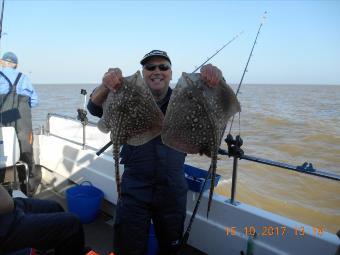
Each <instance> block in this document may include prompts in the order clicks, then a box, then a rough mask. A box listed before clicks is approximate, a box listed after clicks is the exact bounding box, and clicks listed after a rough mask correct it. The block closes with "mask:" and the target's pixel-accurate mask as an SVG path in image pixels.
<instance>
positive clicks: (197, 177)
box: [184, 165, 221, 192]
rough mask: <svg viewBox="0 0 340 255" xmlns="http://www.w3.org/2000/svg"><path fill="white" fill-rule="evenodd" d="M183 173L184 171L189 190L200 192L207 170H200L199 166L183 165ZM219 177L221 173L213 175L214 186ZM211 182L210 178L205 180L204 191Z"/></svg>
mask: <svg viewBox="0 0 340 255" xmlns="http://www.w3.org/2000/svg"><path fill="white" fill-rule="evenodd" d="M184 173H185V179H186V180H187V182H188V187H189V189H190V190H192V191H194V192H200V191H201V189H202V187H203V183H204V180H205V178H206V177H207V174H208V171H205V170H202V169H200V168H197V167H194V166H189V165H184ZM220 178H221V175H219V174H216V177H215V187H216V186H217V184H218V182H219V180H220ZM210 184H211V178H209V179H208V180H207V182H206V183H205V186H204V191H205V190H207V189H210Z"/></svg>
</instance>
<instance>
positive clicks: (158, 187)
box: [114, 137, 187, 255]
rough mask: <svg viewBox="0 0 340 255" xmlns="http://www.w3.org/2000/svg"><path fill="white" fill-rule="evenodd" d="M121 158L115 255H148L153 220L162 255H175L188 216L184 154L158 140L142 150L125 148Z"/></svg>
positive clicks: (115, 226)
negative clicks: (122, 166)
mask: <svg viewBox="0 0 340 255" xmlns="http://www.w3.org/2000/svg"><path fill="white" fill-rule="evenodd" d="M121 157H122V161H121V163H123V164H124V174H123V177H122V185H121V199H120V200H119V201H118V204H117V209H116V219H115V225H114V232H115V233H114V251H115V253H116V254H118V255H145V254H146V251H147V244H148V237H149V226H150V221H151V220H152V221H153V224H154V227H155V233H156V238H157V241H158V244H159V254H161V255H170V254H176V253H177V251H178V248H179V246H180V240H181V237H182V234H183V229H184V220H185V216H186V198H187V183H186V180H185V178H184V172H183V164H184V160H185V154H184V153H181V152H178V151H175V150H173V149H171V148H169V147H167V146H166V145H164V144H163V143H162V141H161V138H160V137H157V138H155V139H153V140H152V141H150V142H148V143H146V144H144V145H141V146H130V145H125V147H124V148H123V150H122V153H121Z"/></svg>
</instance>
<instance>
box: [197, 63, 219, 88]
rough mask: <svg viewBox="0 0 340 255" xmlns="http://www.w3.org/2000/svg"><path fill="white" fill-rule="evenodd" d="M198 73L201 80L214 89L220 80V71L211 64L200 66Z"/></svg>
mask: <svg viewBox="0 0 340 255" xmlns="http://www.w3.org/2000/svg"><path fill="white" fill-rule="evenodd" d="M200 71H201V78H202V80H203V81H205V82H206V83H207V85H208V86H209V87H216V86H217V85H218V84H219V83H220V81H221V79H222V72H221V70H220V69H218V68H217V67H216V66H213V65H212V64H208V65H204V66H202V67H201V70H200Z"/></svg>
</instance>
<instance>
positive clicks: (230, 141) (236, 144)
mask: <svg viewBox="0 0 340 255" xmlns="http://www.w3.org/2000/svg"><path fill="white" fill-rule="evenodd" d="M224 141H225V142H226V143H227V145H228V156H229V157H236V158H241V157H242V156H243V155H244V151H243V150H242V149H241V146H242V145H243V140H242V138H241V136H240V135H237V136H236V137H235V139H234V137H233V136H232V135H231V134H228V135H227V137H226V138H225V139H224Z"/></svg>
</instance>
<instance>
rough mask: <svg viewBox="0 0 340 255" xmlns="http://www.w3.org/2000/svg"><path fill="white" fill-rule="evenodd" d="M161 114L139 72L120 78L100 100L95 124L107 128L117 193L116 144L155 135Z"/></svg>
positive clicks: (142, 141)
mask: <svg viewBox="0 0 340 255" xmlns="http://www.w3.org/2000/svg"><path fill="white" fill-rule="evenodd" d="M163 119H164V115H163V113H162V112H161V110H160V109H159V108H158V106H157V104H156V102H155V100H154V98H153V96H152V94H151V91H150V89H149V88H148V86H147V85H146V84H145V82H144V80H143V78H142V76H141V74H140V72H139V71H138V72H137V73H135V74H134V75H132V76H129V77H126V78H124V81H123V84H122V86H121V87H120V88H119V89H118V90H117V91H116V92H110V93H109V94H108V96H107V99H106V101H105V102H104V104H103V116H102V117H101V119H100V120H99V122H98V128H99V130H100V131H102V132H104V133H108V132H111V134H110V138H111V141H112V144H113V156H114V161H115V173H116V184H117V192H118V197H120V175H119V147H120V146H121V145H123V144H126V143H127V144H130V145H134V146H138V145H142V144H145V143H147V142H148V141H150V140H152V139H153V138H154V137H156V136H158V135H159V134H160V133H161V130H162V123H163Z"/></svg>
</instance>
